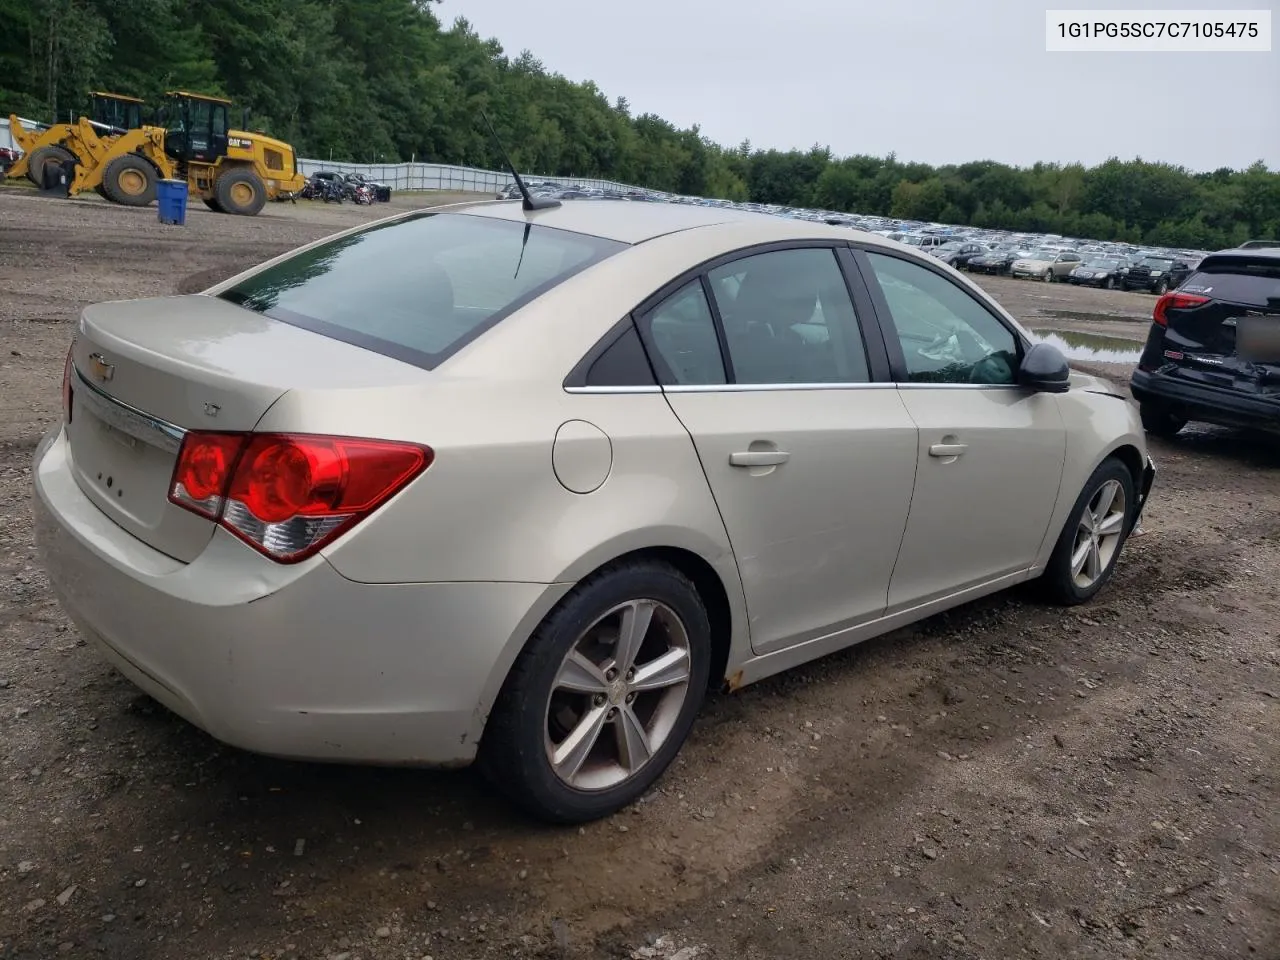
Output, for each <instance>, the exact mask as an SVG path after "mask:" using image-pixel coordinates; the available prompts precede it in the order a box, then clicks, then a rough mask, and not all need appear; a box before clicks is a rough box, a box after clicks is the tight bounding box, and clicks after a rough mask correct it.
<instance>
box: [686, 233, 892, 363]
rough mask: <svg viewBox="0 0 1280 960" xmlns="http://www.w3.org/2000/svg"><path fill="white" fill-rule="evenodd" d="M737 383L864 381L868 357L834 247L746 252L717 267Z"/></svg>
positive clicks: (715, 284)
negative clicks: (755, 253)
mask: <svg viewBox="0 0 1280 960" xmlns="http://www.w3.org/2000/svg"><path fill="white" fill-rule="evenodd" d="M708 278H709V279H710V281H711V289H712V290H713V291H714V294H715V298H716V306H717V308H718V309H719V311H720V318H721V320H722V321H723V323H724V332H725V342H726V345H727V347H728V351H729V363H730V365H731V366H732V368H733V377H734V381H735V382H736V383H758V384H772V383H862V382H865V381H867V380H869V379H870V377H869V376H868V373H867V355H866V351H865V349H864V347H863V344H862V335H861V332H860V331H859V329H858V321H857V317H856V316H855V314H854V309H853V301H851V300H850V299H849V291H848V288H846V287H845V283H844V275H843V274H842V273H841V271H840V264H839V262H838V261H837V260H836V254H835V251H834V250H831V249H829V248H826V247H810V248H805V249H800V250H777V251H773V252H770V253H761V254H757V255H755V256H752V257H744V258H743V259H741V260H735V261H733V262H732V263H727V264H724V265H723V266H720V267H716V268H715V269H714V270H712V271H710V273H709V274H708Z"/></svg>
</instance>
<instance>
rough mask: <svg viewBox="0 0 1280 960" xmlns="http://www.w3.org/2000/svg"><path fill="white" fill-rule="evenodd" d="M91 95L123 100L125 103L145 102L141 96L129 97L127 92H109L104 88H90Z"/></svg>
mask: <svg viewBox="0 0 1280 960" xmlns="http://www.w3.org/2000/svg"><path fill="white" fill-rule="evenodd" d="M89 96H91V97H110V98H111V99H112V100H124V101H125V102H126V103H145V102H146V101H145V100H143V99H142V98H141V97H131V96H129V95H128V94H127V93H110V92H108V91H106V90H90V91H89Z"/></svg>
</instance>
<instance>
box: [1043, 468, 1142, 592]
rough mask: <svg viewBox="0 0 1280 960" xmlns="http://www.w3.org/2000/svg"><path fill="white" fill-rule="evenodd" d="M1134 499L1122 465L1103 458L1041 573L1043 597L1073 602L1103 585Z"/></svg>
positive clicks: (1129, 521) (1130, 478)
mask: <svg viewBox="0 0 1280 960" xmlns="http://www.w3.org/2000/svg"><path fill="white" fill-rule="evenodd" d="M1136 505H1137V500H1136V498H1135V496H1134V484H1133V475H1132V474H1131V473H1129V469H1128V467H1126V466H1125V465H1124V464H1123V463H1121V462H1120V461H1119V460H1116V459H1114V458H1108V459H1106V460H1104V461H1103V462H1102V463H1101V464H1100V465H1099V466H1098V469H1097V470H1095V471H1094V472H1093V476H1091V477H1090V478H1089V480H1088V482H1087V483H1085V485H1084V489H1083V490H1082V491H1080V496H1079V497H1078V498H1077V499H1076V502H1075V505H1074V506H1073V507H1072V508H1071V513H1070V514H1068V516H1067V523H1066V526H1065V527H1063V530H1062V534H1061V535H1060V536H1059V537H1058V543H1057V545H1056V546H1055V547H1054V549H1053V555H1052V556H1051V557H1050V558H1049V564H1048V566H1047V567H1045V571H1044V573H1043V574H1042V575H1041V581H1040V586H1041V588H1042V591H1043V593H1044V594H1045V595H1046V597H1047V598H1048V599H1050V600H1052V601H1053V602H1055V603H1059V604H1062V605H1064V606H1073V605H1075V604H1078V603H1084V602H1085V601H1086V600H1088V599H1090V598H1091V597H1092V596H1093V595H1094V594H1096V593H1097V592H1098V591H1099V590H1101V589H1102V588H1103V586H1105V585H1106V582H1107V581H1108V580H1110V579H1111V573H1112V571H1113V570H1115V566H1116V561H1117V560H1118V559H1119V558H1120V550H1121V548H1122V547H1123V546H1124V542H1125V539H1126V538H1127V537H1128V536H1129V528H1130V526H1131V525H1132V521H1133V516H1134V510H1135V508H1136Z"/></svg>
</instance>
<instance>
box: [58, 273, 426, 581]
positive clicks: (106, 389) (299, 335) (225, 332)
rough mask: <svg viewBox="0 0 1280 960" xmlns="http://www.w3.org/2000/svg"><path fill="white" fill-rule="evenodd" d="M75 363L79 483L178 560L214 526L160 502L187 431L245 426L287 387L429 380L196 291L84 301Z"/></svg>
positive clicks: (71, 428)
mask: <svg viewBox="0 0 1280 960" xmlns="http://www.w3.org/2000/svg"><path fill="white" fill-rule="evenodd" d="M71 360H72V364H73V370H72V372H71V374H70V376H71V391H72V399H71V404H72V406H71V418H70V422H69V423H68V424H67V436H68V440H69V443H70V446H71V454H72V457H71V459H72V463H73V471H74V474H75V478H76V481H77V483H78V484H79V485H80V488H81V489H82V490H83V491H84V492H85V495H86V496H87V497H89V498H90V499H91V500H92V501H93V502H94V503H95V504H97V506H98V507H99V509H101V510H102V511H103V512H104V513H105V514H107V515H108V516H109V517H111V518H112V519H113V520H114V521H115V522H116V523H118V524H119V525H120V526H121V527H122V528H124V529H125V530H127V531H128V532H129V533H131V534H132V535H133V536H135V537H137V538H138V539H140V540H142V541H143V542H145V543H147V544H148V545H150V546H151V547H154V548H155V549H156V550H159V551H161V552H162V553H165V554H167V555H169V556H171V557H173V558H175V559H177V560H181V561H184V562H189V561H191V560H193V559H195V557H196V556H198V555H199V553H200V552H201V550H203V549H204V547H205V545H206V544H207V543H208V541H209V538H210V537H211V536H212V533H213V529H214V524H213V522H212V521H210V520H208V519H205V518H203V517H199V516H197V515H196V514H194V513H191V512H189V511H187V510H184V509H182V508H180V507H178V506H175V505H174V504H172V503H170V502H169V500H168V493H169V485H170V482H171V480H172V476H173V468H174V464H175V462H176V459H177V453H178V449H179V447H180V446H181V442H182V437H183V435H184V434H185V432H186V431H188V430H217V431H224V432H234V431H250V430H252V429H253V428H254V426H255V425H256V424H257V423H258V421H259V420H260V419H261V418H262V415H263V414H264V413H266V411H267V410H268V409H269V408H270V407H271V405H272V404H273V403H275V401H276V400H277V399H279V398H280V397H281V396H282V395H283V394H284V393H285V392H287V391H289V390H291V389H303V388H317V387H323V388H326V389H342V388H344V387H347V388H355V387H368V386H375V385H387V384H395V383H400V382H420V381H422V380H424V379H425V378H427V377H428V376H429V374H427V373H426V372H425V371H422V370H420V369H418V368H416V367H412V366H410V365H408V364H405V363H402V362H400V361H397V360H394V359H391V358H388V357H384V356H382V355H380V354H376V353H372V352H370V351H367V350H363V349H361V348H359V347H356V346H352V345H350V344H347V343H343V342H341V341H338V340H333V339H330V338H327V337H324V336H321V335H319V334H316V333H312V332H309V331H306V330H302V329H300V328H298V327H294V326H290V325H289V324H286V323H282V322H280V321H277V320H272V319H271V318H269V317H266V316H264V315H262V314H260V313H255V312H253V311H250V310H245V309H243V308H241V307H238V306H235V305H234V304H231V303H229V302H227V301H225V300H219V299H216V298H213V297H208V296H201V295H197V296H187V297H165V298H158V299H153V300H132V301H116V302H111V303H102V304H95V305H93V306H90V307H87V308H85V310H84V312H83V313H82V314H81V319H80V325H79V331H78V333H77V336H76V342H75V345H74V346H73V347H72V351H71Z"/></svg>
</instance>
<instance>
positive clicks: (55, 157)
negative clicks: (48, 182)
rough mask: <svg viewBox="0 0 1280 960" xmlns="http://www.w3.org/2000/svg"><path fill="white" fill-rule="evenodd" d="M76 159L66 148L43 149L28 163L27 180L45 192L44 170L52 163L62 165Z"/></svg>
mask: <svg viewBox="0 0 1280 960" xmlns="http://www.w3.org/2000/svg"><path fill="white" fill-rule="evenodd" d="M74 159H75V155H74V154H73V153H72V152H71V151H70V150H68V149H67V148H66V147H57V146H48V147H41V148H40V149H39V150H36V151H35V152H33V153H32V154H31V159H30V160H28V161H27V179H28V180H30V181H31V182H32V183H34V184H35V185H36V186H37V187H39V188H40V189H41V190H43V189H44V168H45V167H47V166H48V165H49V164H51V163H56V164H59V165H61V164H64V163H66V162H67V161H68V160H74Z"/></svg>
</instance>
